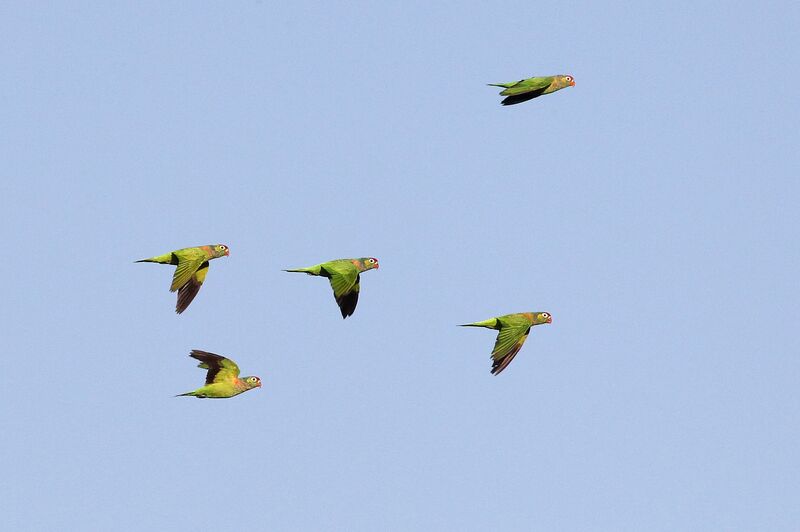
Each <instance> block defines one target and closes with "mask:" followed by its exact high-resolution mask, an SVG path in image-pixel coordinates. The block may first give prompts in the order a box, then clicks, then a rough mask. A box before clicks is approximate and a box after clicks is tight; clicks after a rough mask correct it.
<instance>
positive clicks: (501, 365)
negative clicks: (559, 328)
mask: <svg viewBox="0 0 800 532" xmlns="http://www.w3.org/2000/svg"><path fill="white" fill-rule="evenodd" d="M543 323H553V317H552V316H551V315H550V313H548V312H520V313H518V314H507V315H505V316H499V317H497V318H489V319H488V320H485V321H476V322H475V323H466V324H464V325H462V326H461V327H486V328H487V329H496V330H498V331H500V333H499V334H498V335H497V341H496V342H495V343H494V349H493V350H492V375H498V374H499V373H500V372H501V371H503V370H504V369H506V366H508V365H509V364H511V361H512V360H514V357H515V356H516V355H517V353H519V350H520V349H521V348H522V344H524V343H525V340H526V339H527V338H528V333H529V332H530V330H531V327H533V326H534V325H541V324H543Z"/></svg>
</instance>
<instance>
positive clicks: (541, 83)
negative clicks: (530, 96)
mask: <svg viewBox="0 0 800 532" xmlns="http://www.w3.org/2000/svg"><path fill="white" fill-rule="evenodd" d="M551 83H553V77H552V76H546V77H542V78H528V79H522V80H520V81H518V82H517V83H515V84H514V85H512V86H510V87H508V88H507V89H506V90H504V91H502V92H501V93H500V95H501V96H519V95H520V94H527V93H530V92H538V91H544V90H545V89H546V88H547V87H549V86H550V84H551Z"/></svg>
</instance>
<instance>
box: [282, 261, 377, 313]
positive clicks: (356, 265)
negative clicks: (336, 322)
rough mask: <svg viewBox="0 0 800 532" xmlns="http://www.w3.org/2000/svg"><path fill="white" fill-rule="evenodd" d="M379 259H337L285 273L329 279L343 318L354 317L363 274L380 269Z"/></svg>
mask: <svg viewBox="0 0 800 532" xmlns="http://www.w3.org/2000/svg"><path fill="white" fill-rule="evenodd" d="M379 267H380V266H379V264H378V259H376V258H375V257H362V258H360V259H336V260H331V261H328V262H323V263H322V264H316V265H314V266H309V267H308V268H295V269H291V270H283V271H285V272H298V273H306V274H308V275H317V276H320V277H327V278H328V280H329V281H330V283H331V288H333V297H334V299H336V304H337V305H339V310H340V311H341V313H342V318H347V316H352V315H353V312H355V310H356V304H357V303H358V293H359V292H360V291H361V273H363V272H366V271H369V270H372V269H377V268H379Z"/></svg>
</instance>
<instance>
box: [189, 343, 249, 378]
mask: <svg viewBox="0 0 800 532" xmlns="http://www.w3.org/2000/svg"><path fill="white" fill-rule="evenodd" d="M189 356H190V357H192V358H196V359H197V360H199V361H200V364H198V366H197V367H198V368H204V369H207V370H208V373H207V374H206V384H212V383H215V382H226V381H232V380H234V379H237V378H238V377H239V366H237V365H236V362H234V361H233V360H231V359H229V358H225V357H223V356H220V355H215V354H214V353H209V352H207V351H200V350H199V349H192V352H191V353H189Z"/></svg>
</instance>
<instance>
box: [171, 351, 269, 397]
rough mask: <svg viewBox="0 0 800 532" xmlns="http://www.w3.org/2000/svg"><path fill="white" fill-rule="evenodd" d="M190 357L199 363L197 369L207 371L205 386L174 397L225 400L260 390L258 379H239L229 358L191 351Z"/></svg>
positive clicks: (237, 372) (235, 366)
mask: <svg viewBox="0 0 800 532" xmlns="http://www.w3.org/2000/svg"><path fill="white" fill-rule="evenodd" d="M189 356H190V357H192V358H195V359H197V360H199V361H200V364H198V365H197V367H198V368H203V369H207V370H208V373H206V384H205V386H201V387H200V388H198V389H196V390H195V391H193V392H186V393H182V394H179V395H176V396H175V397H183V396H186V395H188V396H191V397H197V398H198V399H205V398H209V399H225V398H228V397H233V396H234V395H239V394H240V393H243V392H246V391H248V390H252V389H253V388H261V379H259V378H258V377H244V378H242V379H240V378H239V366H237V365H236V362H234V361H233V360H231V359H229V358H225V357H223V356H220V355H215V354H214V353H208V352H206V351H200V350H199V349H193V350H192V352H191V353H190V354H189Z"/></svg>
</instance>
